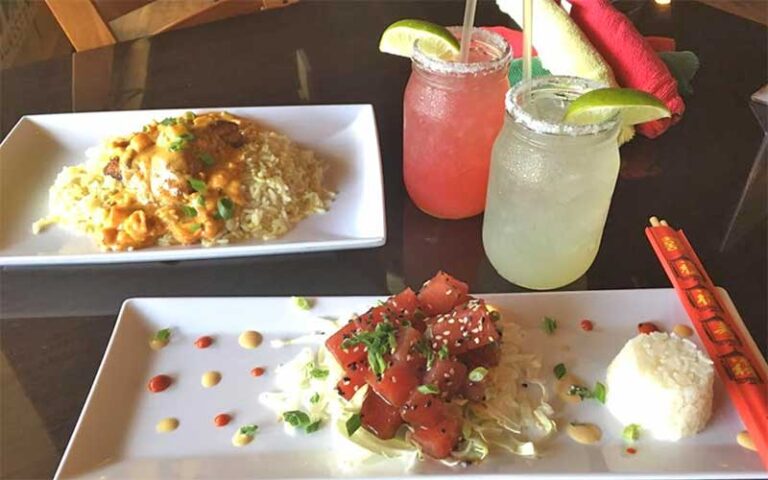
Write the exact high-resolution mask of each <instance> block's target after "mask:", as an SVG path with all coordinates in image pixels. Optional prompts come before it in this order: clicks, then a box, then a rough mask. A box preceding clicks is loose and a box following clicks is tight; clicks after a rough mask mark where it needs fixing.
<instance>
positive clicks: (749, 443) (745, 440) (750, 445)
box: [736, 430, 757, 452]
mask: <svg viewBox="0 0 768 480" xmlns="http://www.w3.org/2000/svg"><path fill="white" fill-rule="evenodd" d="M736 443H738V444H739V445H741V446H742V447H744V448H746V449H747V450H752V451H753V452H756V451H757V447H756V446H755V442H754V440H752V437H751V436H750V435H749V432H748V431H746V430H743V431H741V432H739V433H738V435H736Z"/></svg>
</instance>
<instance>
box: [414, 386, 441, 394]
mask: <svg viewBox="0 0 768 480" xmlns="http://www.w3.org/2000/svg"><path fill="white" fill-rule="evenodd" d="M416 391H417V392H419V393H421V394H423V395H437V394H438V393H440V389H439V388H437V387H436V386H435V385H432V384H431V383H428V384H426V385H419V386H418V387H416Z"/></svg>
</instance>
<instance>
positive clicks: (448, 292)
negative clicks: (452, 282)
mask: <svg viewBox="0 0 768 480" xmlns="http://www.w3.org/2000/svg"><path fill="white" fill-rule="evenodd" d="M452 293H453V290H451V289H450V288H449V289H448V290H446V291H445V294H446V295H450V294H452Z"/></svg>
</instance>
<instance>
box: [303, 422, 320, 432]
mask: <svg viewBox="0 0 768 480" xmlns="http://www.w3.org/2000/svg"><path fill="white" fill-rule="evenodd" d="M320 423H321V422H320V420H318V421H316V422H312V423H310V424H309V425H307V427H306V428H305V429H304V431H305V432H306V433H314V432H316V431H317V430H318V429H319V428H320Z"/></svg>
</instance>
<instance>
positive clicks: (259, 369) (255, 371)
mask: <svg viewBox="0 0 768 480" xmlns="http://www.w3.org/2000/svg"><path fill="white" fill-rule="evenodd" d="M264 372H266V370H264V369H263V368H262V367H256V368H254V369H253V370H251V375H253V376H254V377H260V376H262V375H264Z"/></svg>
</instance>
